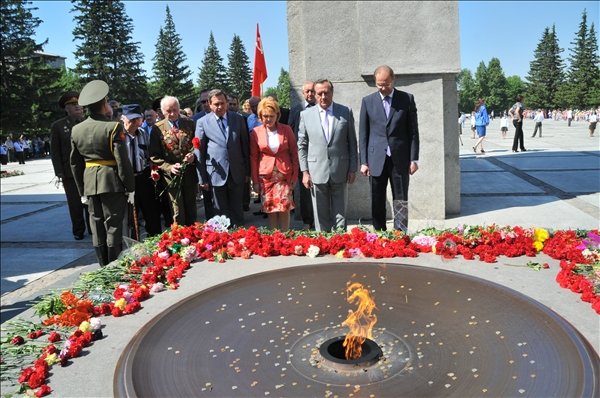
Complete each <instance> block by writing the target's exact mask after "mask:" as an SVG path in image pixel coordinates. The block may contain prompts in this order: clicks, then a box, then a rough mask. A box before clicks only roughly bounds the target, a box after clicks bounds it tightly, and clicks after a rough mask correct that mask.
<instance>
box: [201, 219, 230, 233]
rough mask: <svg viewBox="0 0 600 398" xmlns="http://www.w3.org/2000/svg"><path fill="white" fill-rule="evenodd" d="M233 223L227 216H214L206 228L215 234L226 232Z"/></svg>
mask: <svg viewBox="0 0 600 398" xmlns="http://www.w3.org/2000/svg"><path fill="white" fill-rule="evenodd" d="M230 225H231V221H229V218H227V217H225V216H214V217H213V218H211V219H210V220H208V221H207V222H206V228H207V229H209V230H210V231H214V232H226V231H227V229H228V228H229V226H230Z"/></svg>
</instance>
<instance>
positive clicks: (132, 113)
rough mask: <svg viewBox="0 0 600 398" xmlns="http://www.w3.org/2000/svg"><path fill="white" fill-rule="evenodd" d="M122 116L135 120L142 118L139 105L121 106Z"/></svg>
mask: <svg viewBox="0 0 600 398" xmlns="http://www.w3.org/2000/svg"><path fill="white" fill-rule="evenodd" d="M123 115H124V116H125V117H126V118H127V119H128V120H132V119H136V118H138V117H143V116H142V107H141V106H140V105H139V104H127V105H123Z"/></svg>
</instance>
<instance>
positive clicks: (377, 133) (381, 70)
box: [359, 65, 419, 232]
mask: <svg viewBox="0 0 600 398" xmlns="http://www.w3.org/2000/svg"><path fill="white" fill-rule="evenodd" d="M374 77H375V85H376V86H377V89H378V91H377V92H375V93H373V94H370V95H368V96H366V97H364V98H363V99H362V104H361V107H360V126H359V142H360V163H361V166H360V172H361V173H362V174H363V175H365V176H369V179H370V182H371V212H372V214H373V227H374V228H375V229H376V230H382V231H385V230H386V210H385V203H386V197H387V193H386V192H387V184H388V180H390V181H391V185H392V198H393V200H394V203H393V204H394V228H395V229H399V230H403V231H404V232H406V230H407V228H408V180H409V175H412V174H414V173H415V172H416V171H417V170H418V168H419V167H418V164H417V162H418V160H419V124H418V120H417V107H416V105H415V99H414V97H413V96H412V94H409V93H406V92H404V91H400V90H396V89H395V88H394V71H393V70H392V68H390V67H389V66H387V65H382V66H379V67H377V69H375V73H374Z"/></svg>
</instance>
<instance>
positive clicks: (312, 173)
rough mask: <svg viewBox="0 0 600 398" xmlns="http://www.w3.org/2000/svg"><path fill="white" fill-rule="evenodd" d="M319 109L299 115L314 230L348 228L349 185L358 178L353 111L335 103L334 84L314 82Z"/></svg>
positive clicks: (301, 155)
mask: <svg viewBox="0 0 600 398" xmlns="http://www.w3.org/2000/svg"><path fill="white" fill-rule="evenodd" d="M315 95H316V98H317V105H318V106H313V107H312V108H309V109H307V110H305V111H303V112H302V113H301V114H300V127H299V128H298V154H299V159H300V170H301V171H302V183H303V184H304V186H305V187H306V188H310V189H311V192H312V198H313V211H314V217H315V229H316V230H317V231H325V232H329V231H331V230H332V229H334V228H335V229H338V228H343V229H345V228H346V205H347V203H348V184H352V183H353V182H354V180H355V178H356V171H357V169H358V153H357V150H356V149H357V148H356V146H357V145H356V131H355V129H354V116H353V114H352V109H350V108H348V107H347V106H344V105H341V104H338V103H336V102H333V84H332V83H331V82H330V81H329V80H326V79H323V80H317V81H316V82H315Z"/></svg>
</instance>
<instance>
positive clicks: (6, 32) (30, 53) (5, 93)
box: [0, 0, 62, 133]
mask: <svg viewBox="0 0 600 398" xmlns="http://www.w3.org/2000/svg"><path fill="white" fill-rule="evenodd" d="M30 4H31V2H29V1H22V0H11V1H2V2H0V25H1V32H2V36H1V41H0V53H1V58H0V73H1V87H2V89H1V90H0V91H1V98H2V99H1V103H2V106H1V110H0V123H1V126H2V130H3V133H4V132H13V133H23V132H39V131H41V130H46V129H47V128H48V126H49V124H50V123H51V121H52V119H53V118H55V117H56V116H57V109H56V108H57V106H56V105H55V103H56V100H57V99H58V97H59V96H60V93H61V91H62V87H61V86H60V85H59V84H58V83H57V80H58V78H59V74H60V71H59V70H57V69H53V68H51V67H50V66H49V65H48V64H47V62H46V59H44V57H42V56H40V54H39V53H40V52H42V51H43V46H44V45H45V44H46V42H47V40H46V41H44V42H42V43H36V42H35V41H34V40H33V39H32V37H33V36H35V29H36V28H37V27H38V26H39V25H40V24H41V23H42V20H40V19H39V18H37V17H35V16H34V15H33V13H32V11H34V10H37V8H35V7H31V6H30Z"/></svg>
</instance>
